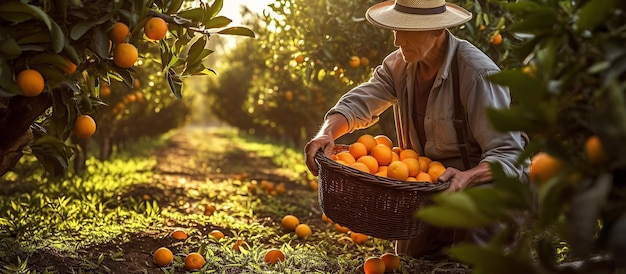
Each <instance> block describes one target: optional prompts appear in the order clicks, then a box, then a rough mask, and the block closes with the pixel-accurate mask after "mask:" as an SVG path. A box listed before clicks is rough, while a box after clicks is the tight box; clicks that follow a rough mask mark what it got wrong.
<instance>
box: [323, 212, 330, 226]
mask: <svg viewBox="0 0 626 274" xmlns="http://www.w3.org/2000/svg"><path fill="white" fill-rule="evenodd" d="M322 221H324V222H327V223H329V224H332V223H333V220H331V219H330V218H328V216H326V213H322Z"/></svg>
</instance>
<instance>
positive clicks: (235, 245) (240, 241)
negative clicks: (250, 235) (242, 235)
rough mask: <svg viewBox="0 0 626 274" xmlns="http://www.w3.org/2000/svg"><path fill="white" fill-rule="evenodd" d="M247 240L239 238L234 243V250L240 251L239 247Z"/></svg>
mask: <svg viewBox="0 0 626 274" xmlns="http://www.w3.org/2000/svg"><path fill="white" fill-rule="evenodd" d="M245 243H246V242H245V241H244V240H242V239H239V240H237V241H236V242H235V243H234V244H233V250H237V251H239V248H240V247H241V246H242V245H244V244H245Z"/></svg>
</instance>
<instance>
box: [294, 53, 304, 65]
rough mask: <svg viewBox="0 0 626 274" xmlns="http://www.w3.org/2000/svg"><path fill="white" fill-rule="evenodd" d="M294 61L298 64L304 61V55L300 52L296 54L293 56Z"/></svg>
mask: <svg viewBox="0 0 626 274" xmlns="http://www.w3.org/2000/svg"><path fill="white" fill-rule="evenodd" d="M294 61H296V64H298V65H299V64H302V63H304V55H302V54H298V55H296V58H294Z"/></svg>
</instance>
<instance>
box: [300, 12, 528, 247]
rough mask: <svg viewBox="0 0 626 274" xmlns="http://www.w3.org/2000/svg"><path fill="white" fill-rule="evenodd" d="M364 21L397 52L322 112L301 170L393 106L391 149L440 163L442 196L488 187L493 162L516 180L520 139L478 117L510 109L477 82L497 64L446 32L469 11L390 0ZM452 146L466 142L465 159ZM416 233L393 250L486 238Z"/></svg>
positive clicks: (496, 89)
mask: <svg viewBox="0 0 626 274" xmlns="http://www.w3.org/2000/svg"><path fill="white" fill-rule="evenodd" d="M366 17H367V20H368V21H369V22H370V23H372V24H374V25H376V26H379V27H382V28H386V29H390V30H392V31H393V33H394V39H395V40H394V44H395V46H396V47H398V48H399V49H398V50H396V51H394V52H392V53H391V54H389V55H388V56H387V57H385V59H384V60H383V62H382V64H381V65H379V66H378V67H377V68H376V70H375V71H374V74H373V76H372V78H371V79H370V80H369V81H368V82H366V83H362V84H361V85H359V86H358V87H356V88H354V89H352V90H351V91H349V92H347V93H346V94H345V95H344V96H342V98H341V99H340V100H339V101H338V102H337V104H336V105H335V106H334V107H333V108H332V109H330V110H329V111H328V113H327V114H326V116H325V119H324V123H323V125H322V127H321V129H320V131H319V132H318V134H317V135H316V136H315V137H314V138H313V139H311V141H309V143H307V145H306V147H305V154H306V163H307V166H308V168H309V170H310V171H311V172H312V173H313V174H314V175H316V176H317V172H318V170H317V169H318V167H317V165H316V162H315V160H314V155H315V153H316V152H317V151H318V150H320V149H321V150H323V151H324V152H325V153H326V154H327V155H330V153H331V152H332V148H333V146H334V141H335V140H336V139H337V138H339V137H341V136H343V135H344V134H347V133H350V132H353V131H354V130H357V129H361V128H366V127H368V126H370V125H372V124H374V123H376V122H377V121H378V117H379V115H380V114H381V113H382V112H383V111H385V110H386V109H388V108H389V107H391V106H395V107H396V108H397V109H395V111H397V112H396V125H397V126H396V129H397V131H398V132H397V133H398V140H399V145H400V146H401V147H404V148H413V149H415V150H416V151H419V153H420V154H421V155H425V156H427V157H429V158H431V159H433V160H438V161H440V162H442V163H444V165H445V166H446V167H448V168H447V170H446V172H445V173H444V174H442V175H441V176H440V177H439V180H440V181H449V182H450V186H449V188H448V191H459V190H462V189H464V188H466V187H470V186H477V185H481V184H486V183H489V182H491V181H492V180H493V177H492V174H491V171H490V168H489V164H490V163H494V162H497V163H500V164H501V165H502V167H503V170H504V172H505V173H506V174H507V175H509V176H512V177H518V178H520V179H523V178H524V177H523V176H524V174H525V173H524V167H523V166H521V165H518V164H517V158H518V156H519V154H520V153H521V151H522V150H523V146H524V144H525V139H524V138H523V137H522V134H520V133H519V132H504V133H503V132H497V131H496V130H494V129H493V127H492V125H491V124H490V122H489V119H488V117H487V114H486V109H487V108H496V109H502V108H508V107H509V106H510V103H511V97H510V93H509V90H508V89H507V88H506V87H502V86H498V85H495V84H493V83H491V82H490V81H488V80H486V79H485V77H486V76H488V75H490V74H493V73H496V72H498V71H499V68H498V66H497V65H496V64H495V63H494V62H493V61H492V60H491V59H490V58H489V57H488V56H487V55H485V54H484V53H483V52H481V51H480V50H479V49H477V48H476V47H475V46H473V45H471V44H470V43H468V42H467V41H464V40H460V39H458V38H456V37H454V36H453V35H452V34H451V33H450V32H449V31H448V30H447V28H449V27H453V26H458V25H461V24H463V23H465V22H467V21H469V20H470V19H471V18H472V15H471V13H470V12H468V11H467V10H465V9H463V8H461V7H459V6H457V5H454V4H450V3H446V2H445V0H396V1H387V2H382V3H379V4H376V5H374V6H372V7H371V8H370V9H368V10H367V12H366ZM455 77H456V78H457V79H458V81H457V82H458V94H459V96H458V98H459V99H460V100H459V101H460V103H461V106H462V107H460V109H463V114H462V116H463V117H456V118H457V119H461V120H464V126H463V127H462V128H459V129H458V130H459V132H457V129H456V128H455V125H454V120H455V110H457V107H459V106H456V105H455V98H454V82H455V80H454V78H455ZM457 133H460V134H458V135H457ZM459 138H461V139H462V140H459ZM460 143H461V144H462V143H465V144H466V146H465V149H463V150H465V151H466V154H465V155H466V157H463V155H464V154H463V152H462V149H461V146H459V144H460ZM464 158H465V160H466V161H465V162H464ZM467 162H469V165H467ZM466 165H467V166H466ZM422 234H423V235H420V236H418V237H416V238H414V239H410V240H406V241H398V242H397V243H396V249H397V252H398V253H406V254H409V255H411V256H414V257H419V256H423V255H432V254H436V253H438V252H440V251H441V249H442V248H444V247H446V246H449V245H451V244H454V243H455V242H459V241H463V240H468V239H470V240H472V239H473V240H475V241H480V240H485V239H484V238H485V237H478V235H479V234H483V236H487V237H488V234H489V233H486V231H484V230H483V231H478V233H456V232H454V231H449V230H442V229H439V228H435V227H429V229H426V230H425V231H424V233H422ZM479 238H483V239H479Z"/></svg>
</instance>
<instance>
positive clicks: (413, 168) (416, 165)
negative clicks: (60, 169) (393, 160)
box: [402, 158, 421, 177]
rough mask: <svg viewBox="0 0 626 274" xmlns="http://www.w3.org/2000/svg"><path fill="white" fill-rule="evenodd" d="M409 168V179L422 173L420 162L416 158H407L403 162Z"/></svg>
mask: <svg viewBox="0 0 626 274" xmlns="http://www.w3.org/2000/svg"><path fill="white" fill-rule="evenodd" d="M402 162H404V163H405V164H406V166H407V167H408V168H409V177H415V176H417V174H418V173H419V172H420V170H421V168H420V161H419V160H418V159H415V158H406V159H404V160H402Z"/></svg>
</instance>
